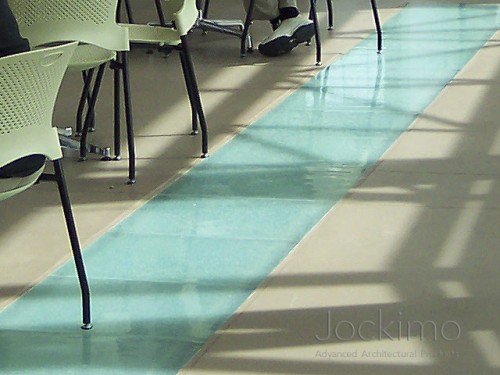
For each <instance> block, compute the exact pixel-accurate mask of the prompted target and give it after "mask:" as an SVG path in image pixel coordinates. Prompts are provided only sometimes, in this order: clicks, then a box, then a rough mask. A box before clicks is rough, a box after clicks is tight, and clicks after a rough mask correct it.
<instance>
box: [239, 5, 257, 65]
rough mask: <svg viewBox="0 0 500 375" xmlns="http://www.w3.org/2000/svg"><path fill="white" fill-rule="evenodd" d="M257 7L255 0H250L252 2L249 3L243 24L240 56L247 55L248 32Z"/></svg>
mask: <svg viewBox="0 0 500 375" xmlns="http://www.w3.org/2000/svg"><path fill="white" fill-rule="evenodd" d="M254 8H255V0H250V3H249V4H248V9H247V16H246V18H245V24H244V26H243V32H242V35H241V41H240V42H241V44H240V56H241V57H244V56H246V53H247V38H248V33H249V31H250V25H251V24H252V18H253V10H254Z"/></svg>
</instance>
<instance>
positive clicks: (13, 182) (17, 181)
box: [0, 164, 45, 200]
mask: <svg viewBox="0 0 500 375" xmlns="http://www.w3.org/2000/svg"><path fill="white" fill-rule="evenodd" d="M44 169H45V164H44V165H43V166H42V167H41V168H39V169H38V170H36V171H35V172H34V173H32V174H30V175H29V176H26V177H9V178H0V200H4V199H7V198H10V197H12V196H14V195H16V194H19V193H20V192H22V191H24V190H26V189H28V188H30V187H31V186H33V185H34V184H35V182H36V181H37V180H38V178H39V177H40V175H41V174H42V172H43V170H44Z"/></svg>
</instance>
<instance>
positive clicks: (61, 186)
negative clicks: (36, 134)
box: [54, 160, 92, 330]
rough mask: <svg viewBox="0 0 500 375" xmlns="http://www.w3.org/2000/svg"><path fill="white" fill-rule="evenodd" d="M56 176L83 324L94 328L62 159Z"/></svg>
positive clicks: (57, 166) (85, 326) (56, 161)
mask: <svg viewBox="0 0 500 375" xmlns="http://www.w3.org/2000/svg"><path fill="white" fill-rule="evenodd" d="M54 171H55V178H56V181H57V187H58V190H59V195H60V198H61V204H62V206H63V211H64V217H65V219H66V227H67V229H68V234H69V239H70V242H71V250H72V252H73V259H74V261H75V266H76V272H77V275H78V280H79V283H80V290H81V294H82V312H83V314H82V315H83V325H82V329H85V330H88V329H91V328H92V323H91V316H90V315H91V313H90V288H89V283H88V280H87V275H86V272H85V265H84V263H83V257H82V252H81V248H80V241H79V240H78V233H77V231H76V225H75V220H74V217H73V211H72V210H71V203H70V199H69V194H68V189H67V187H66V181H65V179H64V173H63V168H62V163H61V160H54Z"/></svg>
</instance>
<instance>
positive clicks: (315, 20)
mask: <svg viewBox="0 0 500 375" xmlns="http://www.w3.org/2000/svg"><path fill="white" fill-rule="evenodd" d="M310 14H311V16H312V21H313V24H314V42H315V44H316V66H319V65H321V40H320V37H319V22H318V13H317V11H316V0H311V11H310Z"/></svg>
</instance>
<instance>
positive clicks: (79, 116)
mask: <svg viewBox="0 0 500 375" xmlns="http://www.w3.org/2000/svg"><path fill="white" fill-rule="evenodd" d="M94 70H95V69H89V70H88V71H86V72H82V78H83V87H82V93H81V95H80V101H79V102H78V108H77V110H76V126H75V131H76V135H77V136H80V135H81V134H82V128H83V113H84V111H85V104H88V103H90V98H91V95H92V94H91V90H90V86H91V83H92V78H93V76H94ZM92 122H93V121H92Z"/></svg>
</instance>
